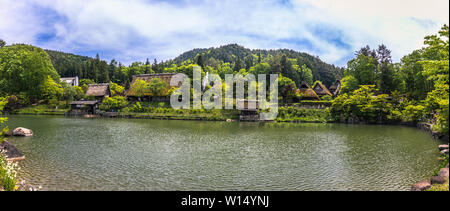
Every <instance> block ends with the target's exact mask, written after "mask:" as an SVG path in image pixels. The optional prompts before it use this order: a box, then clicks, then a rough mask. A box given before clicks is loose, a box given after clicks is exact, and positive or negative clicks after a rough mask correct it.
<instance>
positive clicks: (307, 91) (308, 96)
mask: <svg viewBox="0 0 450 211" xmlns="http://www.w3.org/2000/svg"><path fill="white" fill-rule="evenodd" d="M297 92H299V93H300V94H301V95H302V100H320V97H319V96H318V95H317V94H316V92H314V90H313V89H311V87H310V86H309V85H308V84H307V83H306V82H302V83H301V84H300V86H299V89H298V90H297Z"/></svg>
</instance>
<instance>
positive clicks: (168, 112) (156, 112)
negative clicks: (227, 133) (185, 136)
mask: <svg viewBox="0 0 450 211" xmlns="http://www.w3.org/2000/svg"><path fill="white" fill-rule="evenodd" d="M118 116H119V117H126V118H145V119H173V120H207V121H226V120H227V119H238V118H239V111H237V110H205V109H198V110H197V109H193V110H184V109H180V110H175V109H173V108H155V107H152V108H149V109H148V110H146V111H145V112H135V111H130V110H125V111H123V112H120V114H119V115H118Z"/></svg>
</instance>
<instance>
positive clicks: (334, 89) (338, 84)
mask: <svg viewBox="0 0 450 211" xmlns="http://www.w3.org/2000/svg"><path fill="white" fill-rule="evenodd" d="M329 90H330V92H331V94H333V96H336V95H338V94H339V92H340V91H341V81H340V80H337V81H336V83H334V84H333V85H331V86H330V89H329Z"/></svg>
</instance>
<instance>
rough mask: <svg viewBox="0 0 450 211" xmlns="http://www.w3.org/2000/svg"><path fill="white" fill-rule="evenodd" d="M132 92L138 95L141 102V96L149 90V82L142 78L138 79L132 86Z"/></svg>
mask: <svg viewBox="0 0 450 211" xmlns="http://www.w3.org/2000/svg"><path fill="white" fill-rule="evenodd" d="M130 91H131V93H133V94H134V95H135V96H137V97H138V99H139V101H140V102H141V98H142V97H144V96H145V94H146V93H148V92H149V89H148V83H147V82H145V81H144V80H141V79H136V81H135V82H134V83H133V85H131V87H130Z"/></svg>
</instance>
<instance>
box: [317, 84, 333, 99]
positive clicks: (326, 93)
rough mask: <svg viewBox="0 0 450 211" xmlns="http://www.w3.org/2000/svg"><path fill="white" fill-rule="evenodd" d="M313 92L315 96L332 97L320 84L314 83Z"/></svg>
mask: <svg viewBox="0 0 450 211" xmlns="http://www.w3.org/2000/svg"><path fill="white" fill-rule="evenodd" d="M313 90H314V92H316V94H317V95H330V96H331V95H333V94H331V92H330V91H329V90H328V89H327V87H326V86H325V85H323V84H322V83H316V85H314V88H313Z"/></svg>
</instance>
